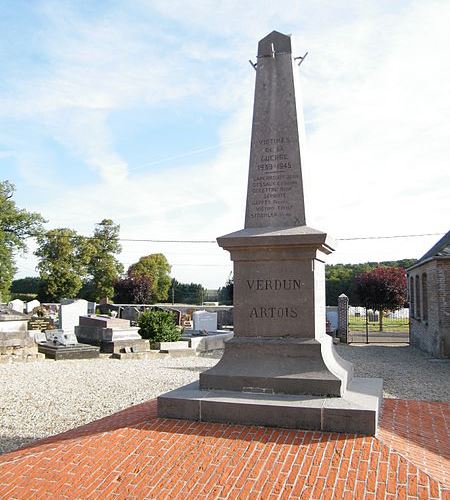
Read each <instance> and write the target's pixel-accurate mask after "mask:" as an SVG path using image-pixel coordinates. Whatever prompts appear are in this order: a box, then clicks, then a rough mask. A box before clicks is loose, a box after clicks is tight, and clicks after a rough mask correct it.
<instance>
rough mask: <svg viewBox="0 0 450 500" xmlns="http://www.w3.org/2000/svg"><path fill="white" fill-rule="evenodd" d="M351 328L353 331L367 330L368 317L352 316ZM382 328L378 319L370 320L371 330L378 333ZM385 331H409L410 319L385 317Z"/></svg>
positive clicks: (349, 324) (350, 319)
mask: <svg viewBox="0 0 450 500" xmlns="http://www.w3.org/2000/svg"><path fill="white" fill-rule="evenodd" d="M348 326H349V330H350V331H351V332H365V331H366V318H363V317H357V316H350V317H349V322H348ZM379 329H380V327H379V323H378V321H369V332H371V333H376V332H378V331H379ZM383 332H393V333H408V332H409V320H408V319H406V318H405V319H392V318H383Z"/></svg>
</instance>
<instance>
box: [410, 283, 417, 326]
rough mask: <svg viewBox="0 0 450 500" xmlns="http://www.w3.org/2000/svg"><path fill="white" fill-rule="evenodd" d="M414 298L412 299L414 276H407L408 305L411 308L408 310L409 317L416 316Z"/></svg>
mask: <svg viewBox="0 0 450 500" xmlns="http://www.w3.org/2000/svg"><path fill="white" fill-rule="evenodd" d="M414 306H415V300H414V278H413V277H412V276H411V277H410V278H409V307H410V308H411V311H410V316H411V318H415V317H416V310H415V307H414Z"/></svg>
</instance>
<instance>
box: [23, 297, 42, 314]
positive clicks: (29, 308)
mask: <svg viewBox="0 0 450 500" xmlns="http://www.w3.org/2000/svg"><path fill="white" fill-rule="evenodd" d="M40 305H41V303H40V302H39V300H36V299H34V300H30V302H27V304H26V306H25V309H26V312H27V314H31V313H32V312H33V309H35V308H36V307H39V306H40Z"/></svg>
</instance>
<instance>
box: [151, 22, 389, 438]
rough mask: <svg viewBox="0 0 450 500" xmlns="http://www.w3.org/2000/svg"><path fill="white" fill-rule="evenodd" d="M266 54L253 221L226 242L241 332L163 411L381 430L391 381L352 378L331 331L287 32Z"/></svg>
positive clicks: (250, 198)
mask: <svg viewBox="0 0 450 500" xmlns="http://www.w3.org/2000/svg"><path fill="white" fill-rule="evenodd" d="M257 61H258V62H257V67H256V88H255V102H254V109H253V127H252V139H251V151H250V167H249V175H248V189H247V206H246V216H245V228H244V229H242V230H240V231H237V232H235V233H231V234H227V235H225V236H222V237H220V238H218V239H217V241H218V244H219V246H221V247H222V248H224V249H225V250H228V251H229V252H230V256H231V260H232V261H233V266H234V338H232V339H231V340H229V341H228V342H227V343H226V344H225V350H224V354H223V356H222V358H221V360H220V361H219V362H218V363H217V365H216V366H214V367H212V368H210V369H209V370H207V371H205V372H203V373H201V374H200V380H199V383H198V384H197V383H194V384H189V385H188V386H185V387H183V388H180V389H177V390H175V391H172V392H170V393H167V394H164V395H162V396H160V397H159V398H158V414H159V416H161V417H169V418H188V419H193V420H202V421H216V422H232V423H243V424H255V425H270V426H277V427H278V426H281V427H291V428H304V429H313V430H322V431H339V432H360V433H365V434H373V433H375V430H376V427H377V418H378V410H379V404H380V400H381V398H380V396H381V392H382V381H381V380H380V379H357V378H353V367H352V365H351V364H350V363H348V362H346V361H344V360H342V359H341V358H339V356H338V355H337V354H336V352H335V351H334V346H333V342H332V338H331V337H330V336H328V335H326V333H325V264H324V261H325V257H326V255H328V254H329V253H331V252H332V251H333V246H334V244H333V242H332V240H331V239H330V238H329V237H328V236H327V234H326V233H324V232H322V231H319V230H316V229H313V228H311V227H309V226H307V225H306V218H305V209H304V201H303V183H302V158H301V155H300V146H301V144H300V141H299V126H298V125H299V124H298V121H297V120H298V118H297V117H298V116H301V114H300V113H297V107H298V105H299V103H298V101H297V100H296V96H295V85H294V79H295V78H296V76H294V72H293V57H292V51H291V40H290V37H289V36H286V35H283V34H281V33H278V32H276V31H274V32H272V33H271V34H269V35H268V36H266V37H265V38H263V39H262V40H261V41H260V42H259V45H258V56H257ZM301 125H302V124H301Z"/></svg>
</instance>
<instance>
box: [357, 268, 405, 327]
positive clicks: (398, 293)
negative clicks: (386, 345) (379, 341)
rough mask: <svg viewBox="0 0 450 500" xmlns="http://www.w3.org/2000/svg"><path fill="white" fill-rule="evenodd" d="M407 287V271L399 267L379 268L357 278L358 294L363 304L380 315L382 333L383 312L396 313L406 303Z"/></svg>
mask: <svg viewBox="0 0 450 500" xmlns="http://www.w3.org/2000/svg"><path fill="white" fill-rule="evenodd" d="M406 285H407V281H406V271H405V270H404V269H402V268H399V267H377V268H376V269H373V270H372V271H367V272H365V273H361V274H360V275H358V276H357V277H356V292H357V294H358V295H359V297H360V299H361V302H362V303H363V304H364V305H365V307H366V308H370V309H373V310H376V311H379V313H380V332H382V331H383V312H384V311H395V310H397V309H400V308H401V307H403V306H404V304H405V303H406V301H407V290H406Z"/></svg>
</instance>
